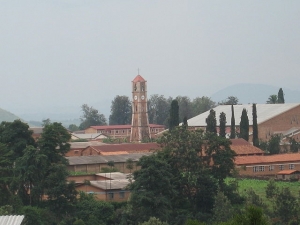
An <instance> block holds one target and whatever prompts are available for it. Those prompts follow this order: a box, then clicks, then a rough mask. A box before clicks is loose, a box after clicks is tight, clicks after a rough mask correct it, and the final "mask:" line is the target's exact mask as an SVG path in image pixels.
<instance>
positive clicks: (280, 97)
mask: <svg viewBox="0 0 300 225" xmlns="http://www.w3.org/2000/svg"><path fill="white" fill-rule="evenodd" d="M277 101H278V103H279V104H283V103H284V94H283V90H282V88H280V89H279V91H278V100H277Z"/></svg>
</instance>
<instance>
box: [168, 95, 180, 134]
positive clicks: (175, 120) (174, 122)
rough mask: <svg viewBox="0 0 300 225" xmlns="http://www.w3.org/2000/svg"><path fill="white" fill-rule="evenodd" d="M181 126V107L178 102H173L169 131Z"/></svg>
mask: <svg viewBox="0 0 300 225" xmlns="http://www.w3.org/2000/svg"><path fill="white" fill-rule="evenodd" d="M178 125H179V106H178V101H177V100H173V101H172V103H171V109H170V118H169V130H170V131H171V130H173V129H174V128H175V127H177V126H178Z"/></svg>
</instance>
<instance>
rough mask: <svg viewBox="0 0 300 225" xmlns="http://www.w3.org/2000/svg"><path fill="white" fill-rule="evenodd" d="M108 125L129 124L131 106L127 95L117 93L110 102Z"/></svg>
mask: <svg viewBox="0 0 300 225" xmlns="http://www.w3.org/2000/svg"><path fill="white" fill-rule="evenodd" d="M110 113H111V114H110V116H109V124H110V125H124V124H131V116H132V107H131V102H130V100H129V98H128V97H127V96H120V95H117V96H116V97H115V98H114V100H113V101H112V102H111V109H110Z"/></svg>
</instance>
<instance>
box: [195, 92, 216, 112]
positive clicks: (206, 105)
mask: <svg viewBox="0 0 300 225" xmlns="http://www.w3.org/2000/svg"><path fill="white" fill-rule="evenodd" d="M215 106H216V103H215V102H214V101H212V100H211V99H210V98H209V97H206V96H202V97H197V98H195V99H193V101H192V110H193V116H196V115H199V114H201V113H204V112H206V111H208V110H210V109H212V108H214V107H215Z"/></svg>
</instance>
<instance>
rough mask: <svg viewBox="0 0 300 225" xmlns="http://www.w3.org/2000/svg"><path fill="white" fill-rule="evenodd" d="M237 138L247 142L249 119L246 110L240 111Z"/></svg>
mask: <svg viewBox="0 0 300 225" xmlns="http://www.w3.org/2000/svg"><path fill="white" fill-rule="evenodd" d="M239 137H240V138H243V139H245V140H246V141H248V140H249V118H248V115H247V110H246V109H243V111H242V115H241V122H240V135H239Z"/></svg>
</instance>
